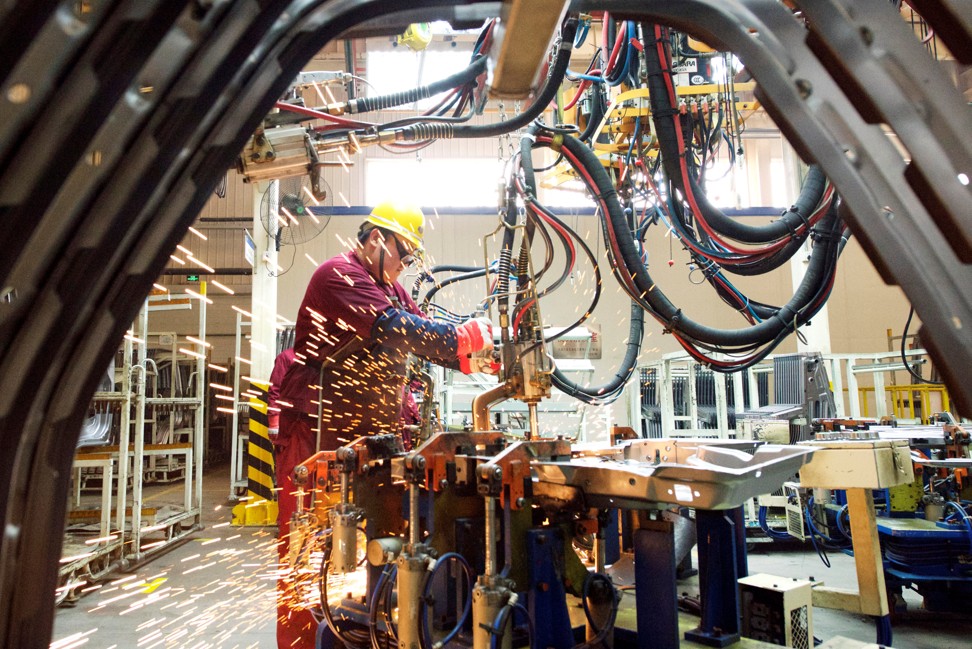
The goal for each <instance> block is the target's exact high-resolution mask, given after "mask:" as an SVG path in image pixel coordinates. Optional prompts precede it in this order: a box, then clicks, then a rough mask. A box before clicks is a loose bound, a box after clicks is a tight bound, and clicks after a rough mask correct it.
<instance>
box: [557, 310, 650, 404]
mask: <svg viewBox="0 0 972 649" xmlns="http://www.w3.org/2000/svg"><path fill="white" fill-rule="evenodd" d="M644 333H645V312H644V310H643V309H642V308H641V306H640V305H639V304H638V303H637V302H634V301H632V302H631V324H630V326H629V327H628V343H627V348H626V349H625V352H624V359H623V360H622V361H621V367H620V368H619V369H618V371H617V373H615V375H614V378H612V379H611V380H610V381H608V382H607V383H605V384H604V385H597V386H581V385H580V384H578V383H575V382H573V381H571V380H570V379H569V378H567V375H565V374H564V373H563V372H562V371H561V370H560V369H559V368H557V367H555V368H554V371H553V375H552V376H551V379H552V380H553V384H554V386H555V387H556V388H557V389H558V390H560V391H561V392H564V393H566V394H568V395H570V396H572V397H574V398H575V399H578V400H580V401H583V402H584V403H588V404H592V405H598V406H602V405H607V404H609V403H613V402H614V401H616V400H617V398H618V397H619V396H621V393H622V391H623V389H624V386H625V385H627V383H628V381H629V380H630V379H631V377H632V376H634V373H635V369H637V365H638V356H639V355H640V354H641V342H642V340H643V338H644Z"/></svg>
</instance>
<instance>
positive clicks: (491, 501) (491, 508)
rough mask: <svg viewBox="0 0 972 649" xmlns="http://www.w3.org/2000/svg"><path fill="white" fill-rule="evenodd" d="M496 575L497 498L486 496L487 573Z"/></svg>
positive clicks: (487, 575)
mask: <svg viewBox="0 0 972 649" xmlns="http://www.w3.org/2000/svg"><path fill="white" fill-rule="evenodd" d="M495 575H496V499H495V498H492V497H491V496H486V574H485V576H486V577H487V578H490V577H493V576H495Z"/></svg>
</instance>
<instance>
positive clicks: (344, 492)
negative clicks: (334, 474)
mask: <svg viewBox="0 0 972 649" xmlns="http://www.w3.org/2000/svg"><path fill="white" fill-rule="evenodd" d="M349 493H350V489H349V485H348V473H347V471H341V513H342V514H343V513H345V511H346V510H347V506H348V502H349V498H348V496H349Z"/></svg>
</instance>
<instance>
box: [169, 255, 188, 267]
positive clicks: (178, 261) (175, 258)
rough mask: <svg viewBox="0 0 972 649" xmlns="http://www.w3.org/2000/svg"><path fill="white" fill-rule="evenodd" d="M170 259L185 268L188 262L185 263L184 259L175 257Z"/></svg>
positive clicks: (170, 256) (172, 256) (171, 256)
mask: <svg viewBox="0 0 972 649" xmlns="http://www.w3.org/2000/svg"><path fill="white" fill-rule="evenodd" d="M169 259H171V260H172V261H174V262H176V263H179V264H182V265H183V266H185V265H186V262H185V261H183V260H182V259H179V258H178V257H176V256H175V255H169Z"/></svg>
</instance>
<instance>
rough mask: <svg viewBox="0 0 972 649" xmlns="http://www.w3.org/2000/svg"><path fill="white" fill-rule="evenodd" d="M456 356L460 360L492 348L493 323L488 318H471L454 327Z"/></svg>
mask: <svg viewBox="0 0 972 649" xmlns="http://www.w3.org/2000/svg"><path fill="white" fill-rule="evenodd" d="M456 337H457V338H458V345H457V346H456V356H458V357H459V358H462V357H464V356H468V355H469V354H474V353H476V352H478V351H481V350H483V349H492V348H493V323H492V322H490V321H489V318H472V319H471V320H466V321H465V322H463V323H462V324H461V325H459V326H457V327H456Z"/></svg>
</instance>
